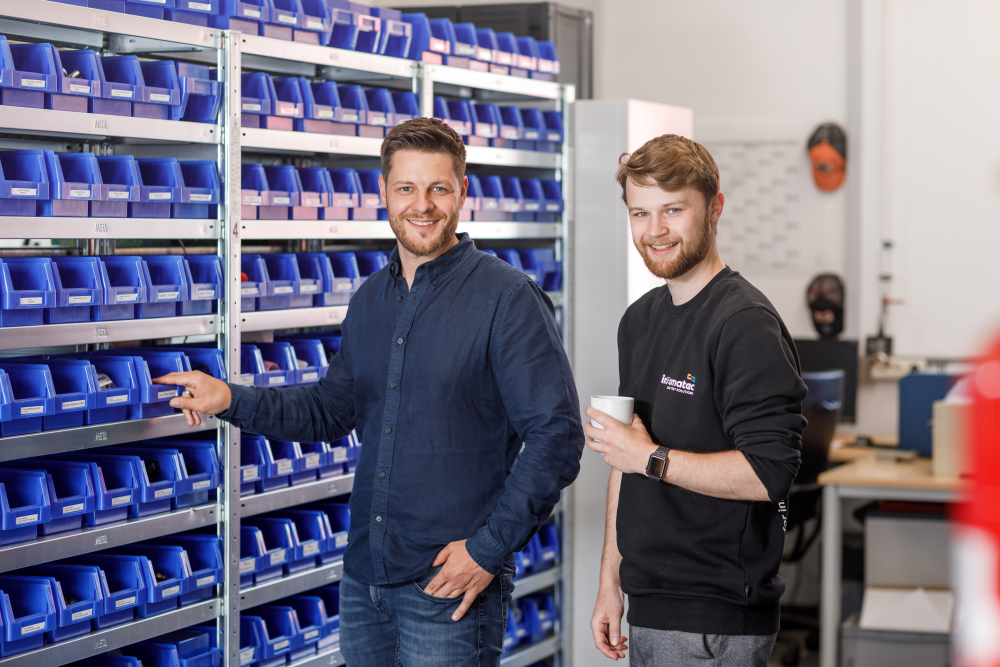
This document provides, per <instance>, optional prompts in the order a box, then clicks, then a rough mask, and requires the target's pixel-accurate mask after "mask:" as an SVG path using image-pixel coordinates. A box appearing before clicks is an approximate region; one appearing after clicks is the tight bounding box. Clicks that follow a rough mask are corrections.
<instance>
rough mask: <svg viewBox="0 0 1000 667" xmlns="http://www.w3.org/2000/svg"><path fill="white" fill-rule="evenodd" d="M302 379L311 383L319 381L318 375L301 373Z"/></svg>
mask: <svg viewBox="0 0 1000 667" xmlns="http://www.w3.org/2000/svg"><path fill="white" fill-rule="evenodd" d="M302 379H303V380H304V381H305V382H312V381H313V380H318V379H319V373H303V374H302Z"/></svg>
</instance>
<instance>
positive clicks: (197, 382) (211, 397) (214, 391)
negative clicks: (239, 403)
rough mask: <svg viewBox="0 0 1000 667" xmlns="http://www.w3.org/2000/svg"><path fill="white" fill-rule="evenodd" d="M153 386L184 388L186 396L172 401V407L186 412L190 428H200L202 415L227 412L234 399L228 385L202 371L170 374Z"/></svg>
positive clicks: (155, 382)
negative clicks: (167, 385) (165, 385)
mask: <svg viewBox="0 0 1000 667" xmlns="http://www.w3.org/2000/svg"><path fill="white" fill-rule="evenodd" d="M153 384H176V385H180V386H181V387H184V390H185V391H184V395H183V396H178V397H177V398H172V399H170V406H171V407H174V408H181V409H182V410H183V411H184V419H186V420H187V423H188V426H200V425H201V415H217V414H221V413H223V412H225V411H226V410H228V409H229V404H230V402H231V401H232V398H233V395H232V392H230V391H229V385H228V384H226V383H225V382H223V381H222V380H217V379H215V378H214V377H212V376H211V375H206V374H205V373H202V372H201V371H191V372H188V373H168V374H166V375H164V376H163V377H158V378H154V379H153Z"/></svg>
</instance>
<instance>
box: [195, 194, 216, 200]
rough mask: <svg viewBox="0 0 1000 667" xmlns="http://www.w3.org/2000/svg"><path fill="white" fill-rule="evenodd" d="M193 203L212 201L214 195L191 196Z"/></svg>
mask: <svg viewBox="0 0 1000 667" xmlns="http://www.w3.org/2000/svg"><path fill="white" fill-rule="evenodd" d="M191 201H212V195H191Z"/></svg>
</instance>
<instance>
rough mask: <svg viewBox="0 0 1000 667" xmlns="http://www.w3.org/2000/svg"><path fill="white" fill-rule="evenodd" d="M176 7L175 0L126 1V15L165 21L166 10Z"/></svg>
mask: <svg viewBox="0 0 1000 667" xmlns="http://www.w3.org/2000/svg"><path fill="white" fill-rule="evenodd" d="M84 6H86V4H85V5H84ZM175 6H176V4H175V2H174V0H162V2H161V1H160V0H125V13H126V14H132V15H134V16H145V17H146V18H151V19H159V20H163V19H164V18H166V10H168V9H173V8H174V7H175ZM115 11H117V10H115Z"/></svg>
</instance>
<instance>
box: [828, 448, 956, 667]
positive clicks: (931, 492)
mask: <svg viewBox="0 0 1000 667" xmlns="http://www.w3.org/2000/svg"><path fill="white" fill-rule="evenodd" d="M818 481H819V483H820V485H822V486H823V558H822V561H821V563H822V571H823V574H822V581H821V590H820V640H819V651H820V653H819V664H820V667H839V665H840V663H839V662H838V656H837V654H838V649H839V646H840V595H841V592H840V588H841V577H842V572H841V555H842V548H843V535H842V534H841V516H840V501H841V499H843V498H868V499H871V500H908V501H916V502H928V503H950V502H954V501H956V500H958V499H959V496H960V493H961V481H960V480H959V479H958V478H957V477H935V476H933V475H932V474H931V460H930V459H916V460H915V461H904V462H899V461H878V460H876V459H875V458H874V457H868V456H865V457H862V458H857V459H855V460H854V461H852V462H851V463H846V464H844V465H842V466H838V467H836V468H833V469H831V470H827V471H826V472H824V473H823V474H821V475H820V476H819V480H818Z"/></svg>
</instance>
